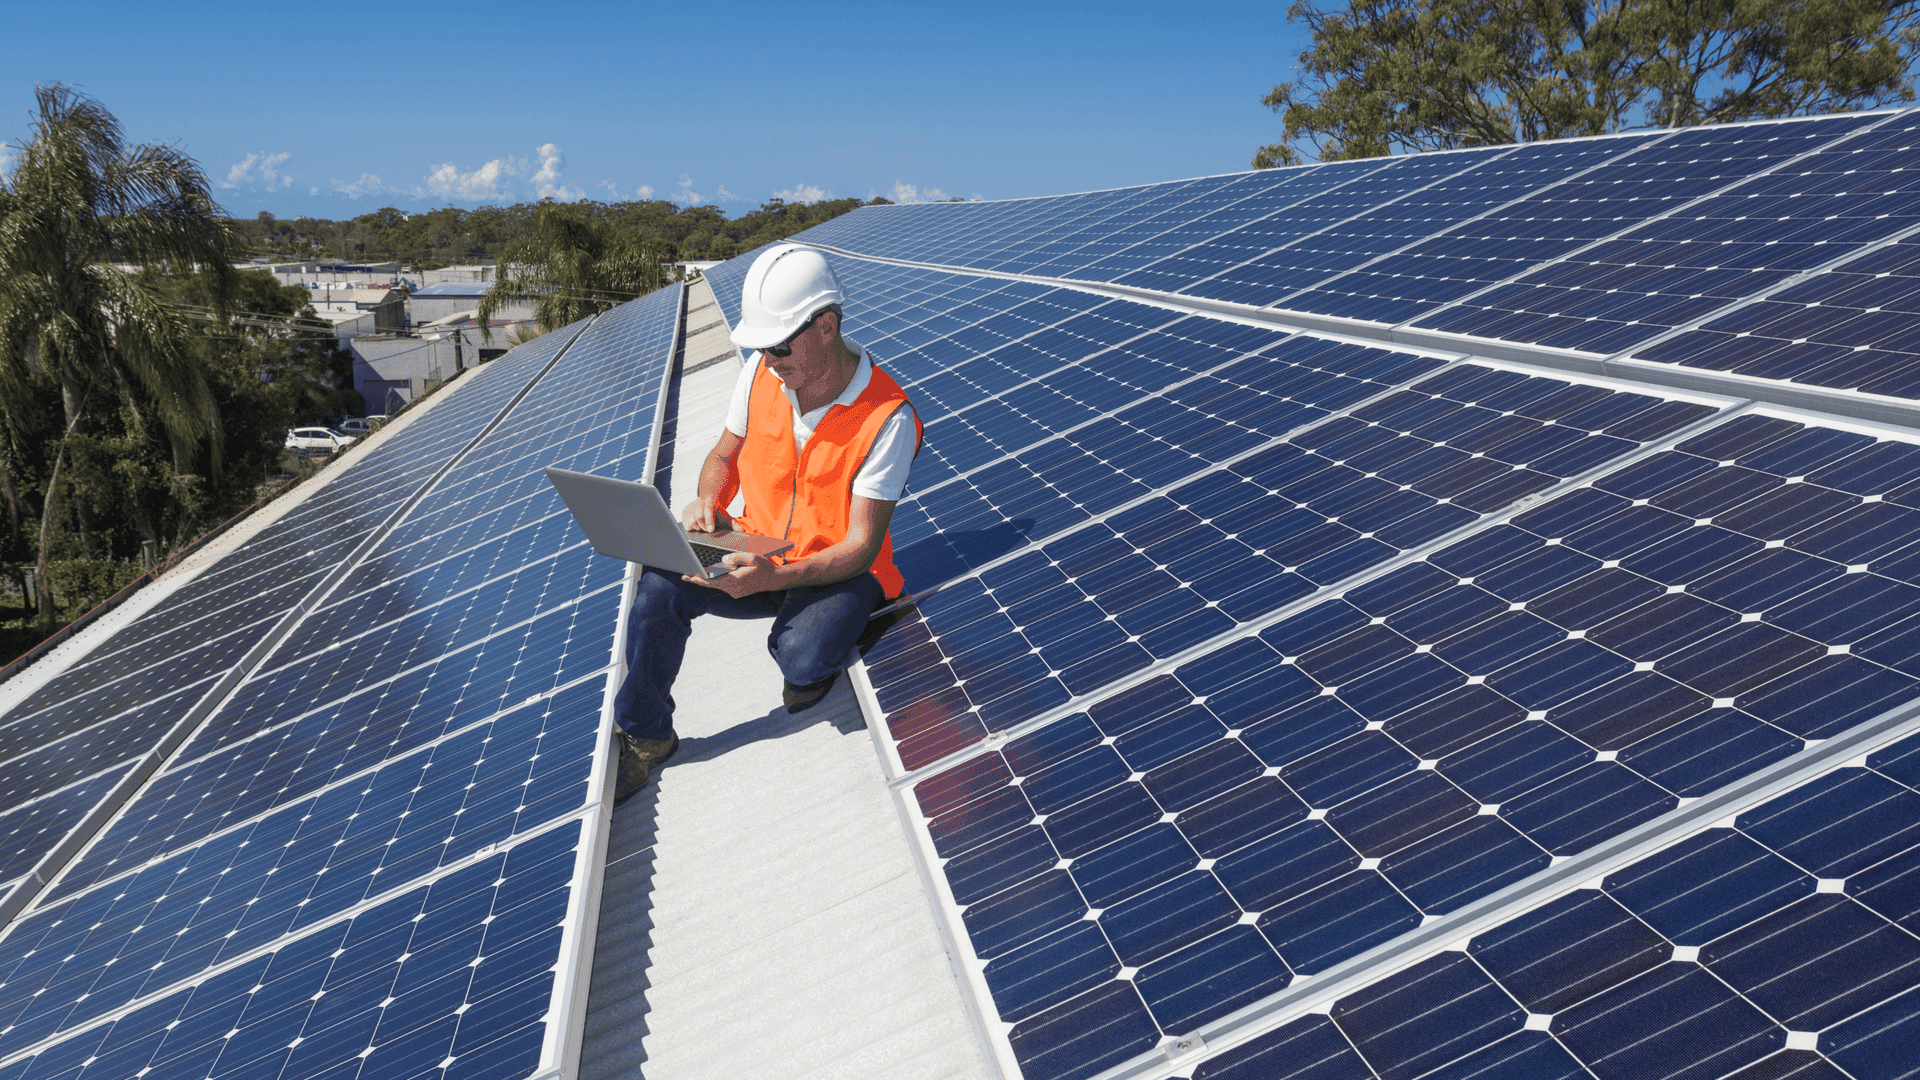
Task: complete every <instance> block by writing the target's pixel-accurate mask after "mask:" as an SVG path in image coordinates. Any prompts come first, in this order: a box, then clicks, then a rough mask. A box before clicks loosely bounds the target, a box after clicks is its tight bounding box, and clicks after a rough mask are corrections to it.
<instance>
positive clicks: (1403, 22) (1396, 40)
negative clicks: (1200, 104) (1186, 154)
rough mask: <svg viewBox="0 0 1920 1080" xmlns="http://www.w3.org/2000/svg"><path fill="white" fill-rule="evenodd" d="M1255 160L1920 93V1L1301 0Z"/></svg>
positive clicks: (1484, 141) (1707, 119) (1551, 133)
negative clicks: (1296, 50)
mask: <svg viewBox="0 0 1920 1080" xmlns="http://www.w3.org/2000/svg"><path fill="white" fill-rule="evenodd" d="M1288 14H1289V15H1290V16H1291V17H1292V18H1293V19H1294V20H1295V21H1296V22H1299V23H1302V24H1304V25H1305V26H1306V28H1307V29H1308V30H1309V31H1310V32H1311V33H1312V35H1313V37H1312V44H1311V45H1310V46H1309V47H1308V48H1306V49H1304V50H1302V51H1301V53H1300V54H1299V56H1298V58H1297V60H1298V68H1297V70H1298V72H1299V77H1298V78H1297V79H1295V80H1294V81H1291V82H1284V83H1281V84H1279V85H1278V86H1275V87H1274V88H1273V90H1272V92H1271V93H1269V94H1268V95H1267V96H1266V98H1265V99H1264V104H1266V105H1267V106H1268V107H1270V108H1272V109H1273V110H1274V111H1275V112H1277V113H1279V114H1280V115H1281V119H1282V122H1283V125H1284V132H1283V140H1282V141H1281V142H1278V143H1274V144H1272V145H1269V146H1264V147H1261V148H1260V149H1259V150H1258V151H1257V152H1256V153H1255V155H1254V159H1253V164H1254V166H1255V167H1256V168H1266V167H1269V166H1274V165H1287V164H1292V163H1294V162H1297V161H1299V160H1301V154H1300V152H1299V149H1298V147H1299V146H1300V145H1301V144H1310V145H1311V146H1312V147H1313V149H1314V151H1315V156H1317V157H1318V158H1319V159H1320V160H1323V161H1332V160H1337V159H1341V158H1358V157H1377V156H1380V155H1384V154H1389V153H1395V152H1409V151H1421V150H1440V149H1453V148H1458V147H1465V146H1486V145H1492V144H1498V143H1511V142H1528V141H1532V140H1535V139H1558V138H1567V137H1570V136H1579V135H1604V134H1609V133H1612V132H1615V131H1619V130H1622V129H1624V128H1627V127H1633V126H1639V125H1646V124H1652V125H1659V126H1668V127H1682V126H1688V125H1693V124H1717V123H1726V122H1729V121H1733V120H1749V119H1759V118H1763V117H1778V116H1795V115H1810V114H1814V113H1823V112H1838V111H1845V110H1850V109H1859V108H1871V107H1876V106H1880V105H1886V104H1891V103H1894V102H1905V101H1912V100H1913V99H1914V89H1913V60H1914V50H1915V45H1916V41H1920V0H1346V2H1345V3H1344V4H1333V5H1326V6H1322V5H1320V4H1317V3H1315V2H1313V0H1295V3H1294V4H1293V7H1292V8H1291V9H1290V10H1289V12H1288Z"/></svg>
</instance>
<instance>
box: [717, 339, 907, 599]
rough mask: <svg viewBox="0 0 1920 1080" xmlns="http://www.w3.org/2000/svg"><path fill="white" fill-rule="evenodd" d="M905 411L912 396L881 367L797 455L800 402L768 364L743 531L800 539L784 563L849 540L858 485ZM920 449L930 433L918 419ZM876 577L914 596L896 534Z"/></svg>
mask: <svg viewBox="0 0 1920 1080" xmlns="http://www.w3.org/2000/svg"><path fill="white" fill-rule="evenodd" d="M902 406H906V407H907V408H909V409H911V408H912V406H911V405H910V404H909V403H908V401H907V393H906V391H904V390H902V389H900V384H899V383H897V382H894V381H893V377H892V376H890V375H888V374H887V373H886V372H884V371H881V370H880V369H879V368H878V367H876V368H874V369H873V379H872V381H870V382H868V383H867V388H866V389H865V390H863V391H861V392H860V396H859V397H857V398H855V399H854V401H853V404H851V405H836V406H832V407H830V408H828V409H827V414H826V415H825V416H823V417H821V418H820V423H819V424H818V425H817V426H816V427H815V428H814V429H813V435H812V436H811V437H809V438H808V439H807V445H806V446H805V448H803V449H801V450H800V451H798V452H797V453H796V451H795V450H794V446H793V405H792V403H791V402H789V401H788V400H787V395H786V391H785V389H784V387H783V386H782V384H781V382H780V380H779V378H778V377H776V376H775V375H774V374H773V372H771V371H768V370H767V367H766V365H765V364H761V365H760V369H759V371H758V372H756V373H755V374H754V377H753V392H752V396H751V397H749V398H748V401H747V437H746V439H745V440H744V442H743V444H742V446H741V448H740V457H739V462H740V492H741V494H742V495H743V496H744V497H745V499H746V506H745V509H744V512H742V513H741V514H740V525H741V528H742V529H744V530H745V531H747V532H752V533H759V534H760V535H762V536H778V537H781V538H782V539H785V540H791V541H792V542H793V549H792V550H791V551H788V552H787V553H786V554H785V555H783V556H776V559H777V561H780V562H792V561H794V560H796V559H804V558H806V557H807V556H809V555H812V554H814V553H816V552H819V551H822V550H824V549H826V548H828V547H831V546H833V545H834V544H837V543H839V542H840V541H842V540H845V539H846V538H847V523H848V520H849V518H850V517H851V515H852V509H853V480H854V477H855V476H856V475H857V474H858V473H859V472H860V466H861V464H862V463H864V462H865V461H866V460H867V452H868V451H870V450H872V449H873V441H874V440H875V439H877V438H879V437H880V429H881V428H883V427H885V426H886V422H887V418H888V417H890V416H892V415H893V411H894V410H895V409H898V408H900V407H902ZM913 430H914V436H913V437H914V452H915V453H916V454H917V453H919V450H920V436H921V433H922V431H923V428H922V425H921V423H920V417H919V415H918V414H917V413H916V414H914V417H913ZM873 576H874V577H876V578H879V579H880V585H881V587H882V588H883V589H885V590H886V594H887V595H888V596H889V597H897V596H900V595H901V594H902V593H904V592H905V591H906V584H907V583H906V579H905V578H904V577H902V576H901V575H900V571H899V570H898V569H897V568H895V566H894V565H893V533H892V531H891V530H889V531H888V533H887V535H886V536H885V537H884V538H882V540H881V541H880V554H879V555H878V556H877V557H876V558H875V559H874V560H873Z"/></svg>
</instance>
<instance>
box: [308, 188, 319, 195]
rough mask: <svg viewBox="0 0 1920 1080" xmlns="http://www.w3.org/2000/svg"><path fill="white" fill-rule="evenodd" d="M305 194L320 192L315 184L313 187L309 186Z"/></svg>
mask: <svg viewBox="0 0 1920 1080" xmlns="http://www.w3.org/2000/svg"><path fill="white" fill-rule="evenodd" d="M307 194H309V195H318V194H320V189H319V187H317V186H315V187H310V188H308V189H307Z"/></svg>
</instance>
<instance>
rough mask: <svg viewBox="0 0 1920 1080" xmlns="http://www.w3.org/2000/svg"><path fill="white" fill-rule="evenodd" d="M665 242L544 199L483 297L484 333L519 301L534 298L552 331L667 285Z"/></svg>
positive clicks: (505, 253)
mask: <svg viewBox="0 0 1920 1080" xmlns="http://www.w3.org/2000/svg"><path fill="white" fill-rule="evenodd" d="M663 254H664V252H663V250H662V248H661V246H660V245H659V244H657V243H653V242H650V241H647V240H644V239H641V238H638V237H636V236H634V235H632V234H630V233H625V232H622V231H619V230H616V229H615V228H614V227H613V226H612V224H610V223H609V222H608V221H607V219H606V218H604V217H600V216H596V215H594V214H593V213H591V212H590V211H589V210H588V208H587V207H586V206H584V205H582V204H578V203H556V202H552V201H549V200H542V201H541V202H540V204H539V205H538V206H536V207H534V209H533V214H532V218H531V220H530V221H529V222H528V227H527V229H526V231H525V232H523V233H522V234H520V235H519V236H517V237H515V238H514V239H513V240H511V241H509V242H508V243H507V245H506V248H505V250H503V251H502V252H501V255H500V275H499V280H498V281H496V282H495V283H494V286H493V289H492V290H491V291H489V292H488V293H487V295H486V296H485V297H483V298H482V299H481V301H480V309H479V312H478V315H479V319H480V333H481V336H482V337H483V338H485V340H487V341H492V340H493V331H492V329H491V328H490V326H489V325H488V320H490V319H492V318H493V316H494V315H495V314H496V313H498V312H499V310H500V309H501V308H502V307H504V306H506V305H507V304H510V303H512V302H514V301H516V300H530V301H532V302H533V314H534V320H535V321H536V322H538V323H539V324H540V326H541V328H542V329H546V330H551V329H553V328H555V327H559V326H565V325H567V324H568V323H570V322H574V321H576V320H578V319H583V318H586V317H587V316H588V315H594V314H598V313H599V312H602V311H605V310H607V309H608V308H610V307H613V306H614V305H615V304H619V303H624V302H625V301H628V300H631V299H633V298H634V297H636V296H642V295H644V294H646V293H650V292H652V291H653V290H655V289H658V288H660V287H661V286H662V285H665V284H666V275H665V273H664V272H663V271H662V270H661V267H660V260H661V256H662V255H663Z"/></svg>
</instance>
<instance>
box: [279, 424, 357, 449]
mask: <svg viewBox="0 0 1920 1080" xmlns="http://www.w3.org/2000/svg"><path fill="white" fill-rule="evenodd" d="M357 441H358V440H356V439H355V438H354V437H353V436H351V435H342V434H340V433H339V432H336V431H329V430H327V429H326V428H323V427H299V428H294V429H292V430H291V431H288V432H287V444H286V447H287V449H289V450H291V451H293V452H294V453H296V454H302V455H305V454H334V453H338V452H340V451H341V450H344V449H346V448H347V447H348V446H351V445H352V444H353V443H355V442H357Z"/></svg>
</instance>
